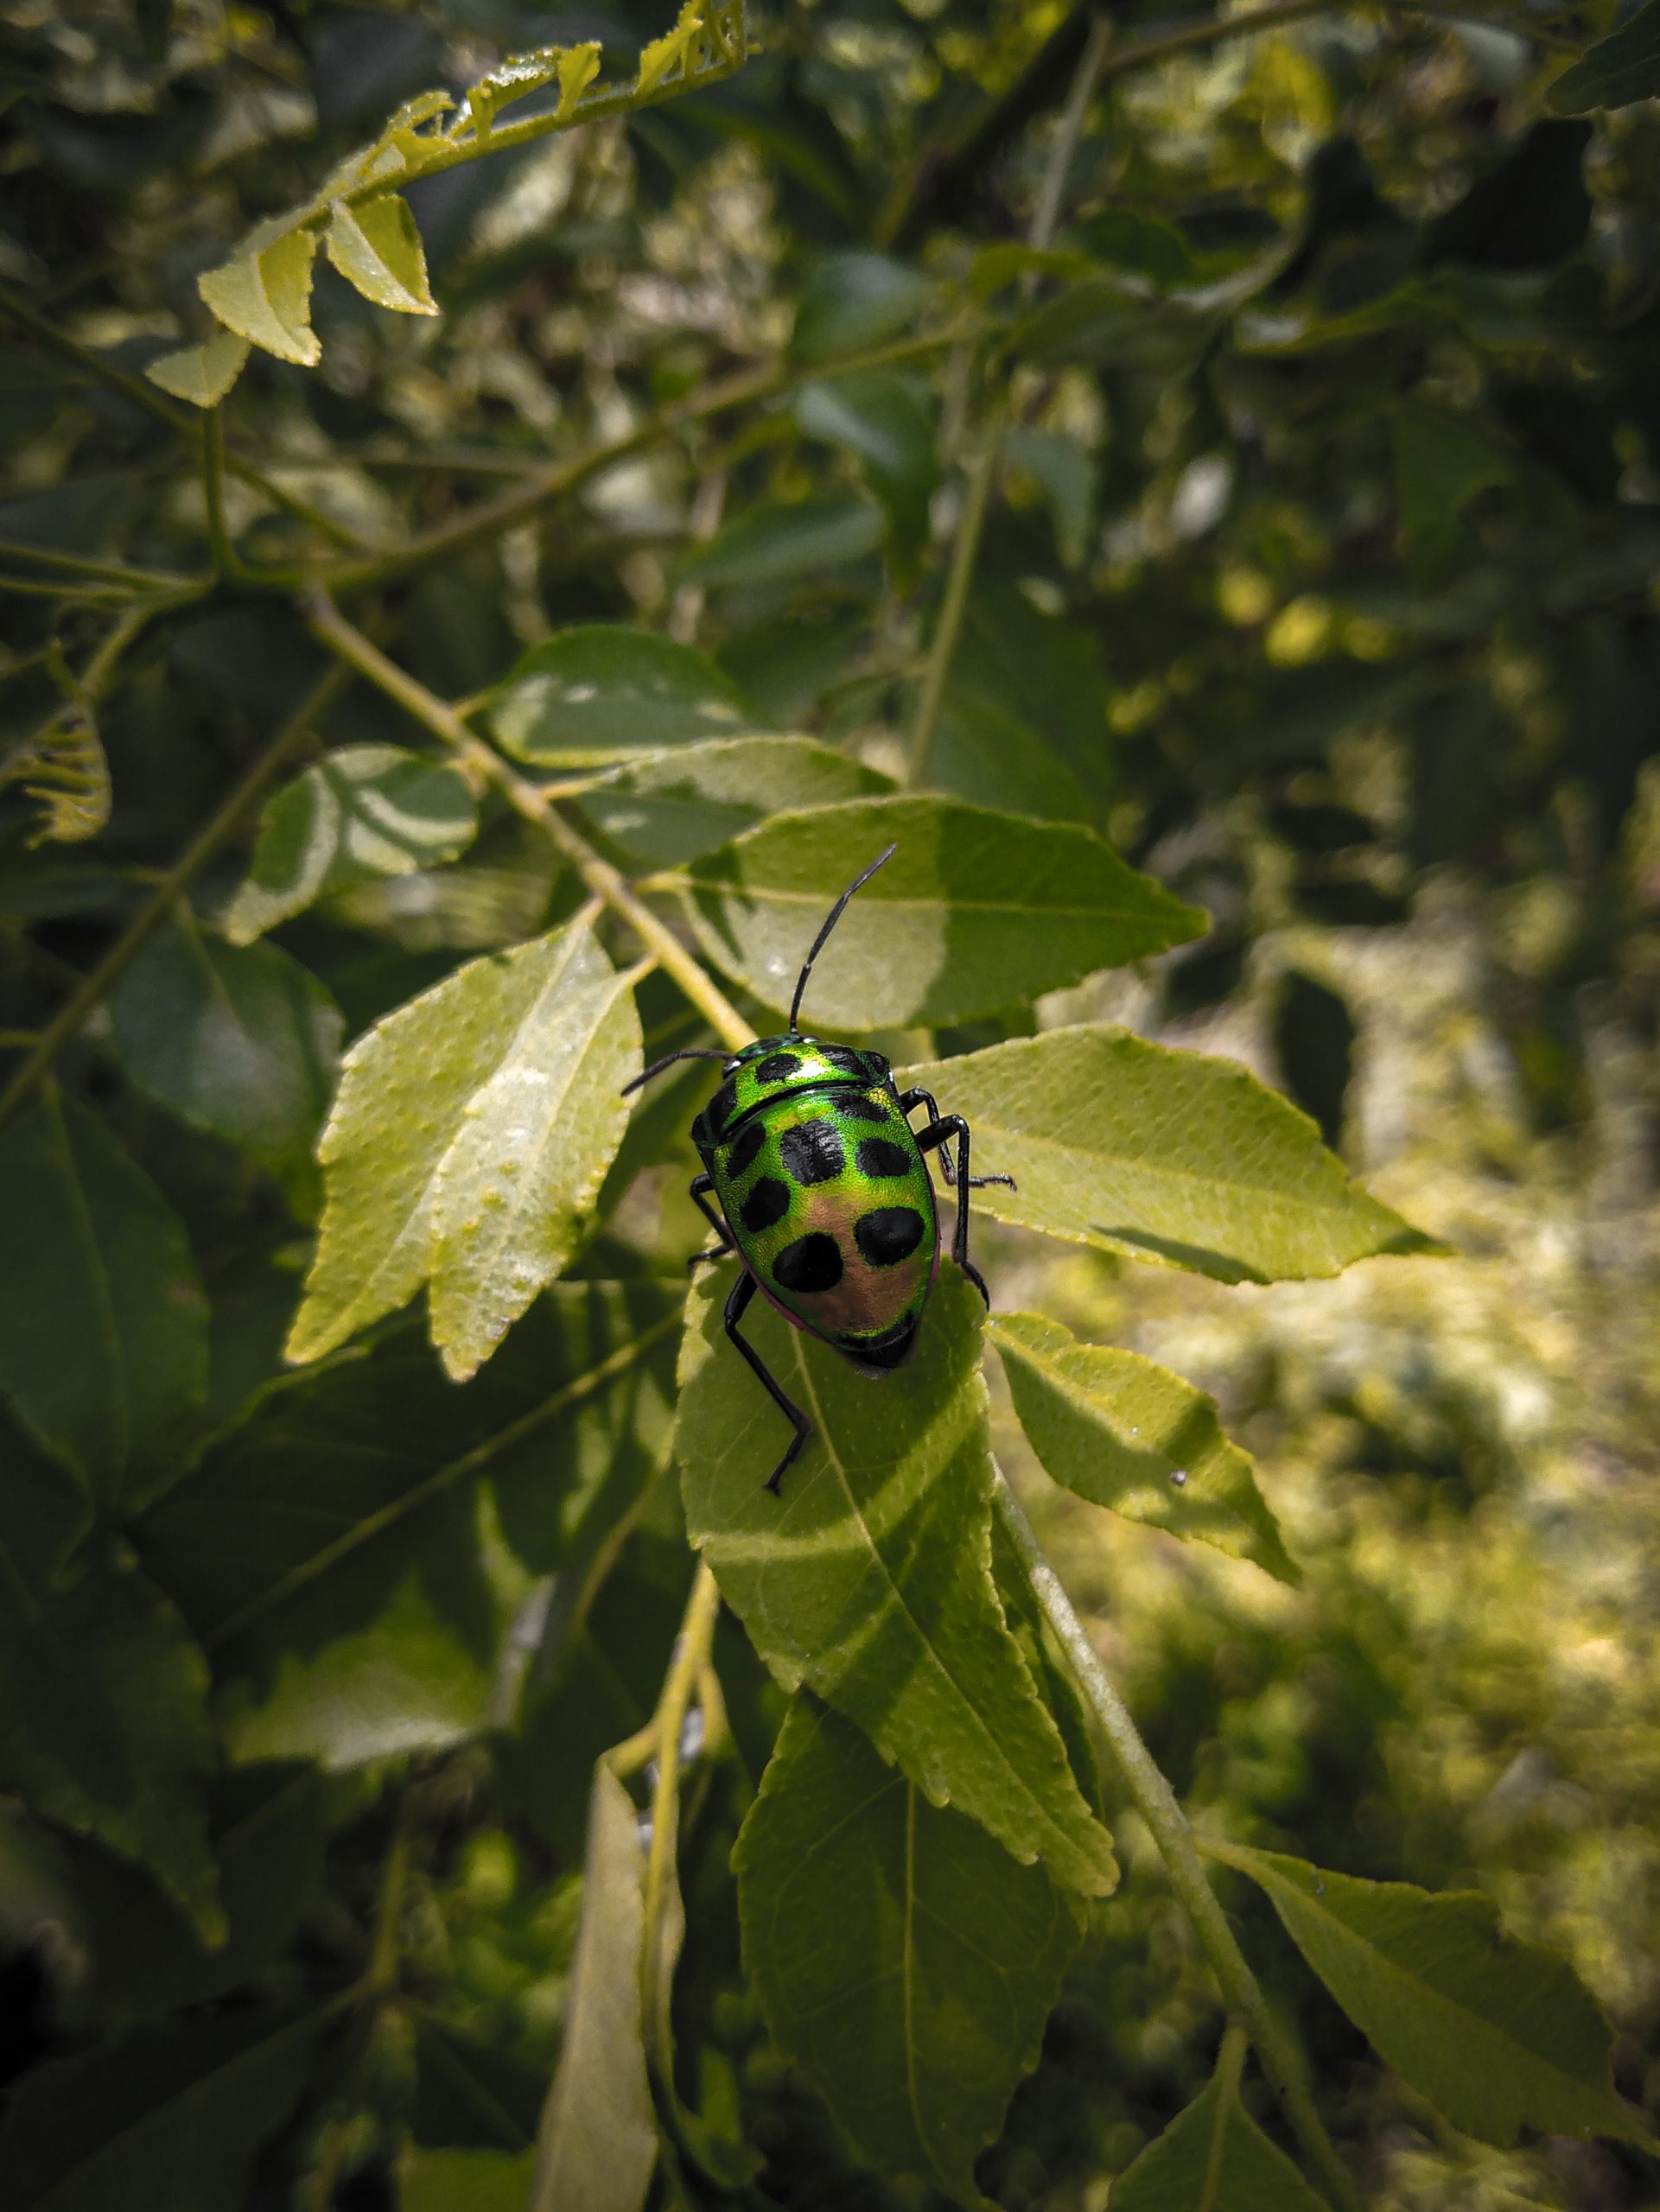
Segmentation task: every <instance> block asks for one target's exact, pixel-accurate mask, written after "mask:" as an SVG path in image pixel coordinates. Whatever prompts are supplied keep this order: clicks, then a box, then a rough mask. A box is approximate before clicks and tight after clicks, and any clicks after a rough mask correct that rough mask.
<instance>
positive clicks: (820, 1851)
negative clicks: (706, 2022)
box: [733, 1695, 1083, 2208]
mask: <svg viewBox="0 0 1660 2212" xmlns="http://www.w3.org/2000/svg"><path fill="white" fill-rule="evenodd" d="M733 1866H734V1868H735V1872H736V1873H737V1877H738V1904H739V1910H740V1913H741V1917H742V1923H743V1958H744V1966H745V1969H746V1971H747V1973H748V1974H750V1975H751V1976H752V1977H753V1978H754V1983H755V1986H756V1990H757V1993H758V1994H759V1996H760V2001H761V2005H762V2009H763V2010H764V2011H765V2012H766V2023H767V2025H768V2027H769V2028H770V2029H771V2030H772V2034H773V2042H774V2043H775V2044H777V2046H778V2048H779V2050H780V2051H781V2052H782V2053H783V2055H784V2056H785V2057H786V2058H788V2059H791V2060H792V2061H793V2062H794V2063H796V2064H797V2065H798V2066H799V2067H800V2069H801V2070H802V2072H803V2073H804V2074H805V2075H806V2076H807V2078H808V2080H809V2081H810V2082H811V2083H812V2085H813V2087H814V2088H816V2089H817V2091H818V2093H819V2094H820V2095H821V2096H822V2097H823V2098H824V2101H825V2102H826V2103H827V2104H828V2105H829V2106H830V2110H831V2111H832V2112H833V2113H835V2114H836V2118H837V2120H840V2122H841V2123H842V2126H843V2127H844V2128H845V2129H846V2130H847V2132H848V2134H849V2136H850V2137H851V2139H852V2140H853V2143H854V2145H855V2148H856V2149H857V2151H858V2152H859V2154H860V2156H861V2157H862V2158H865V2159H866V2160H868V2163H869V2164H871V2165H873V2166H875V2168H876V2169H877V2171H879V2172H880V2173H881V2175H882V2176H883V2177H884V2178H885V2179H892V2178H894V2177H898V2176H900V2175H914V2176H915V2177H917V2178H918V2179H919V2180H922V2181H925V2182H926V2183H929V2184H931V2186H932V2187H933V2188H935V2189H938V2190H943V2191H944V2194H945V2195H946V2196H949V2197H951V2199H952V2201H953V2202H956V2203H958V2204H966V2205H970V2206H974V2207H976V2208H979V2207H983V2205H984V2204H985V2202H986V2200H985V2198H984V2197H983V2196H981V2194H980V2192H979V2190H977V2189H976V2187H975V2183H974V2159H975V2155H976V2152H978V2151H980V2150H981V2149H983V2146H984V2145H986V2144H987V2143H989V2142H990V2141H991V2140H992V2139H993V2138H994V2137H995V2135H996V2134H997V2133H998V2131H999V2129H1000V2127H1001V2126H1002V2115H1003V2112H1004V2110H1005V2107H1007V2105H1008V2100H1009V2098H1010V2096H1011V2095H1012V2094H1014V2087H1015V2084H1016V2083H1017V2082H1019V2081H1020V2079H1021V2076H1022V2075H1025V2074H1028V2073H1029V2072H1030V2071H1031V2069H1032V2068H1033V2067H1034V2065H1035V2064H1036V2063H1037V2058H1038V2051H1039V2047H1040V2043H1041V2040H1042V2036H1043V2024H1044V2022H1045V2020H1046V2018H1047V2017H1048V2013H1049V2010H1050V2007H1051V2006H1052V2005H1053V2003H1054V2001H1055V1999H1056V1997H1057V1996H1058V1995H1059V1989H1060V1980H1061V1976H1062V1974H1064V1973H1065V1969H1066V1967H1067V1964H1068V1962H1069V1961H1070V1960H1071V1959H1072V1955H1073V1954H1074V1953H1075V1952H1076V1950H1077V1948H1078V1942H1079V1940H1080V1938H1081V1936H1082V1934H1083V1913H1082V1911H1081V1910H1080V1908H1079V1906H1078V1904H1076V1903H1075V1902H1074V1901H1073V1900H1072V1899H1071V1898H1069V1897H1067V1896H1066V1894H1065V1891H1062V1890H1060V1889H1059V1888H1057V1886H1056V1885H1055V1884H1054V1883H1053V1881H1052V1880H1051V1879H1050V1878H1049V1876H1048V1875H1047V1874H1046V1872H1044V1870H1043V1869H1042V1868H1041V1867H1040V1866H1017V1865H1016V1864H1015V1862H1014V1859H1011V1858H1010V1857H1009V1856H1008V1853H1007V1852H1006V1851H1004V1850H1003V1848H1002V1846H1001V1845H1000V1844H998V1843H995V1842H994V1841H993V1840H992V1839H991V1837H990V1836H989V1835H988V1834H986V1833H985V1831H984V1830H983V1828H980V1827H976V1824H975V1823H974V1822H973V1821H969V1820H965V1819H964V1817H963V1816H962V1815H961V1814H959V1813H955V1812H951V1811H949V1810H944V1809H941V1808H938V1807H936V1806H934V1805H931V1804H930V1803H929V1802H928V1800H927V1799H926V1798H925V1796H923V1795H922V1793H921V1791H920V1790H919V1789H918V1788H917V1787H916V1785H915V1784H914V1783H912V1782H908V1781H907V1780H906V1778H905V1777H904V1776H903V1775H902V1774H896V1773H895V1772H894V1770H893V1769H892V1768H891V1767H888V1766H886V1765H884V1764H883V1763H882V1761H881V1758H878V1757H877V1755H876V1753H875V1751H873V1750H872V1749H871V1747H870V1745H869V1743H868V1740H867V1739H866V1738H865V1737H864V1736H863V1735H862V1733H861V1732H860V1731H859V1730H858V1729H857V1728H855V1727H854V1726H852V1724H851V1723H850V1722H849V1721H847V1720H844V1719H842V1718H841V1716H840V1715H839V1714H838V1713H832V1712H830V1711H828V1710H827V1709H826V1708H825V1707H823V1706H821V1705H820V1704H819V1703H818V1702H817V1700H816V1699H813V1698H811V1697H808V1696H805V1695H803V1696H798V1698H797V1699H796V1700H795V1701H794V1703H793V1704H792V1707H791V1708H790V1712H789V1715H788V1718H787V1719H785V1723H784V1727H783V1731H782V1732H781V1733H780V1735H779V1739H778V1746H777V1749H776V1750H775V1751H774V1752H773V1758H772V1761H771V1764H769V1765H768V1767H767V1769H766V1776H765V1778H764V1779H763V1781H762V1783H761V1786H760V1795H759V1796H757V1798H756V1800H755V1802H754V1805H753V1806H752V1807H751V1808H750V1811H749V1814H748V1816H747V1819H746V1820H745V1821H744V1824H743V1828H742V1831H741V1834H740V1835H739V1838H738V1843H737V1848H736V1849H735V1852H734V1853H733ZM827 1929H834V1931H835V1937H834V1941H832V1942H826V1940H825V1933H826V1930H827Z"/></svg>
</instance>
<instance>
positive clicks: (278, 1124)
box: [110, 918, 341, 1167]
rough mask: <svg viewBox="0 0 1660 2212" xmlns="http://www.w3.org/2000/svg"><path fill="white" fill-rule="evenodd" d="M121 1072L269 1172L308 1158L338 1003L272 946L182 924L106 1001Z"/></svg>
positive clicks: (326, 1089)
mask: <svg viewBox="0 0 1660 2212" xmlns="http://www.w3.org/2000/svg"><path fill="white" fill-rule="evenodd" d="M110 1014H111V1020H112V1021H113V1023H114V1027H115V1041H116V1050H117V1052H118V1053H119V1055H120V1058H121V1064H122V1066H123V1067H124V1069H125V1070H126V1072H127V1074H128V1075H129V1076H130V1077H131V1079H132V1081H133V1082H134V1083H135V1084H137V1087H138V1089H139V1090H143V1091H144V1092H146V1093H147V1094H148V1095H149V1096H150V1097H151V1098H154V1099H155V1100H156V1101H157V1103H159V1104H161V1105H162V1106H165V1107H167V1108H168V1109H169V1111H171V1112H173V1113H175V1114H176V1115H178V1116H179V1117H180V1119H181V1121H185V1122H189V1123H190V1125H191V1126H192V1127H193V1128H198V1129H205V1130H207V1133H208V1134H209V1135H213V1136H219V1137H223V1138H224V1139H225V1140H226V1142H227V1143H229V1144H233V1145H236V1146H237V1147H239V1148H240V1149H241V1150H242V1151H244V1152H246V1153H247V1154H250V1155H251V1157H252V1158H253V1159H255V1160H259V1161H260V1162H261V1163H262V1164H264V1166H270V1167H282V1166H287V1165H289V1163H291V1162H293V1161H295V1160H300V1159H303V1158H304V1157H305V1155H306V1154H308V1153H309V1152H310V1150H311V1148H312V1147H313V1145H314V1144H315V1141H316V1137H317V1131H318V1129H319V1128H320V1127H321V1122H322V1118H323V1116H324V1114H325V1113H326V1112H327V1110H328V1100H329V1095H330V1093H331V1092H332V1090H333V1089H334V1068H335V1062H336V1059H337V1058H338V1055H339V1052H340V1029H341V1020H340V1008H339V1007H337V1006H336V1005H335V1004H334V1001H333V999H331V998H330V997H329V995H328V992H327V991H326V990H324V988H323V987H322V985H321V983H320V982H318V981H317V980H316V978H315V976H311V975H308V973H307V971H306V970H305V969H303V968H302V967H301V966H300V964H299V963H298V962H297V961H296V960H290V959H289V956H288V955H287V953H285V952H281V951H279V950H277V947H276V946H275V945H271V944H252V945H247V946H239V945H230V944H221V943H219V942H218V941H217V940H216V939H214V938H210V937H207V936H205V935H204V934H203V933H202V931H200V930H199V929H198V928H197V927H196V926H195V925H194V922H191V921H190V920H188V919H187V918H175V921H174V922H173V923H172V924H171V925H169V927H168V928H166V929H163V930H162V931H158V932H157V934H156V936H155V937H154V938H151V940H150V942H149V944H148V945H146V946H145V948H144V950H143V951H142V952H141V953H140V954H139V956H138V957H137V959H136V960H135V961H134V962H133V963H132V965H131V967H130V968H129V969H128V970H127V972H126V974H125V975H124V976H123V977H122V978H121V981H120V982H119V983H118V985H117V986H116V988H115V990H114V992H113V993H112V994H111V1001H110Z"/></svg>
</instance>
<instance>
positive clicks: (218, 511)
mask: <svg viewBox="0 0 1660 2212" xmlns="http://www.w3.org/2000/svg"><path fill="white" fill-rule="evenodd" d="M201 488H202V497H203V499H204V500H205V501H206V503H207V545H208V550H209V551H210V552H211V553H212V555H213V568H214V570H215V572H216V574H218V575H220V576H224V577H228V578H231V579H232V580H239V579H240V578H241V577H242V576H244V575H245V574H246V573H247V572H246V570H245V568H244V567H243V563H242V559H241V556H240V555H239V553H238V551H237V550H236V548H235V546H234V545H232V543H231V533H230V531H229V530H228V529H227V528H226V522H225V417H224V416H222V415H221V414H220V412H219V409H218V408H217V407H209V408H207V409H206V410H204V411H203V414H202V418H201Z"/></svg>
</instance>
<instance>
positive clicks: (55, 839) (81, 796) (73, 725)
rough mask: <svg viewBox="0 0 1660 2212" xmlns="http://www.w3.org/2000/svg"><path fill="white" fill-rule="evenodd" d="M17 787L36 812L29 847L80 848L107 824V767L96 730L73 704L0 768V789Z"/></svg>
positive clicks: (83, 711)
mask: <svg viewBox="0 0 1660 2212" xmlns="http://www.w3.org/2000/svg"><path fill="white" fill-rule="evenodd" d="M6 784H21V785H22V787H23V789H24V791H25V792H27V794H28V796H29V798H32V799H33V800H34V801H35V804H36V805H37V806H38V807H39V808H40V809H41V823H40V827H39V828H38V829H36V830H35V833H34V835H33V836H31V837H30V838H29V843H30V844H31V845H44V844H54V845H84V844H85V843H86V842H87V840H88V839H89V838H92V837H96V836H99V834H100V833H101V832H102V830H103V829H104V827H105V824H106V823H107V822H108V821H109V818H110V798H111V793H110V763H109V759H108V756H107V755H106V754H105V750H104V743H103V740H102V739H101V738H100V737H99V734H98V726H97V724H96V723H95V722H94V721H93V720H92V715H91V714H90V713H89V712H88V710H87V709H86V707H85V706H83V705H81V704H80V702H79V701H77V702H73V703H72V704H70V705H68V706H66V707H63V708H60V709H59V711H58V712H57V713H56V714H55V715H53V717H52V719H51V720H50V721H48V723H47V724H46V725H45V727H44V728H41V729H39V730H37V731H36V732H35V735H34V736H33V737H31V738H29V739H27V740H26V741H24V743H23V744H22V745H21V746H20V747H18V749H17V750H16V752H15V753H12V754H11V755H10V758H9V759H7V760H4V761H3V762H0V785H6Z"/></svg>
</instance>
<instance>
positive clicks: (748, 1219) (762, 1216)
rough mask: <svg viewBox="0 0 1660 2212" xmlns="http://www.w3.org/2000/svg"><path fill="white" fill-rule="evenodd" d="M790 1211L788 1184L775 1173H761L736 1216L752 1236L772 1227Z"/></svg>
mask: <svg viewBox="0 0 1660 2212" xmlns="http://www.w3.org/2000/svg"><path fill="white" fill-rule="evenodd" d="M789 1211H790V1186H789V1185H788V1184H787V1183H780V1182H779V1179H778V1177H777V1176H776V1175H763V1176H762V1177H761V1179H760V1182H759V1183H757V1184H756V1185H755V1187H754V1190H753V1191H752V1192H750V1193H749V1196H748V1197H747V1198H746V1199H745V1200H744V1202H743V1204H742V1205H741V1206H740V1207H739V1209H738V1218H739V1220H740V1221H741V1222H742V1224H743V1225H744V1227H745V1228H746V1229H747V1230H748V1231H749V1234H750V1235H751V1236H760V1233H761V1231H762V1230H763V1229H772V1228H773V1227H775V1226H776V1224H778V1223H779V1222H780V1221H782V1220H783V1218H784V1217H785V1214H786V1213H788V1212H789Z"/></svg>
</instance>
